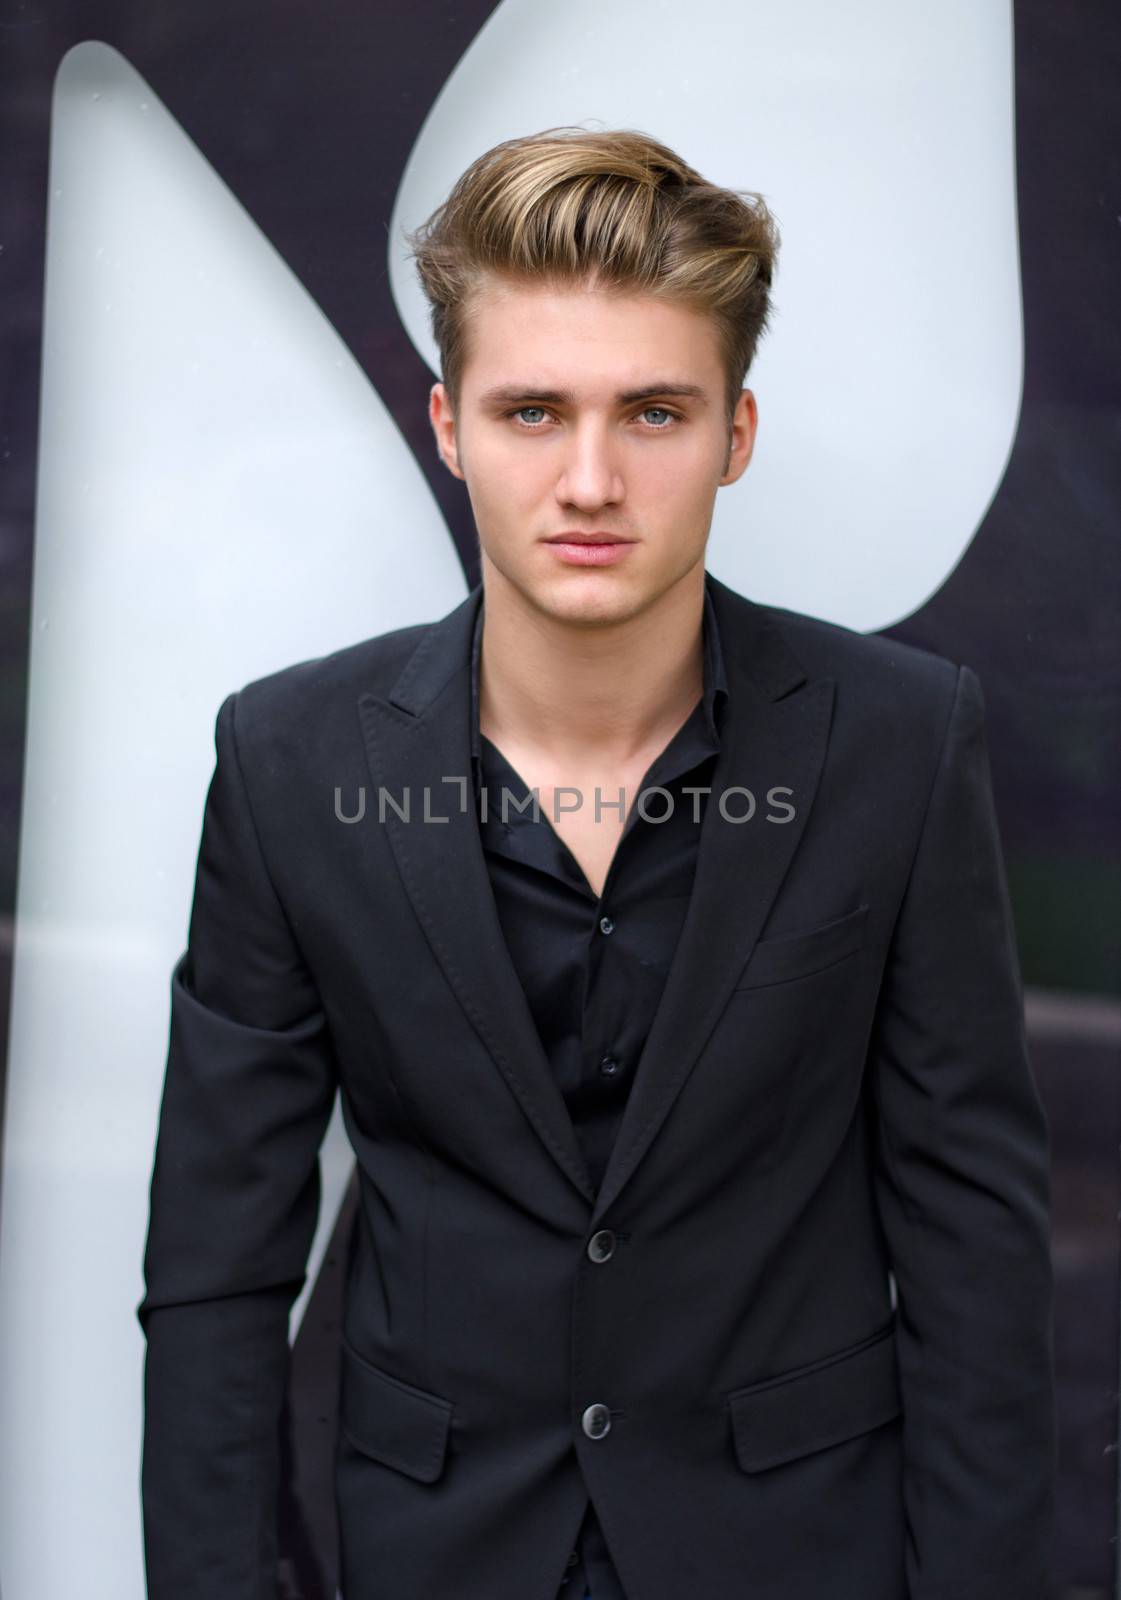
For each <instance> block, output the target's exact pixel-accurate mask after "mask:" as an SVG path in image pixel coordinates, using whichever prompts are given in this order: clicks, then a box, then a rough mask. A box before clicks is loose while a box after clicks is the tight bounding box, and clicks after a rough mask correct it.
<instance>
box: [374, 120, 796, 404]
mask: <svg viewBox="0 0 1121 1600" xmlns="http://www.w3.org/2000/svg"><path fill="white" fill-rule="evenodd" d="M405 239H406V242H407V244H408V245H409V247H410V251H409V253H410V254H411V255H412V256H413V257H414V258H415V260H416V265H417V271H418V273H419V274H420V280H421V283H422V285H423V288H424V293H425V295H426V297H427V299H428V302H429V306H430V308H431V317H432V332H433V336H434V338H435V340H436V344H437V347H438V349H439V352H440V365H441V369H442V374H443V382H444V386H445V388H446V389H447V391H448V394H449V397H450V399H451V404H452V409H453V410H455V409H457V408H458V404H459V392H460V380H461V377H462V373H463V363H464V356H465V349H466V328H467V323H468V320H469V316H470V302H471V296H472V292H473V291H474V290H475V289H476V288H477V287H479V286H480V284H481V283H482V281H483V279H484V275H485V274H487V273H498V274H501V275H503V276H505V277H508V278H510V279H513V280H515V281H519V280H520V281H522V282H526V281H529V282H533V281H537V282H540V281H542V280H544V281H546V282H551V283H556V284H572V283H585V282H586V283H589V284H591V285H594V286H595V287H597V288H604V289H609V290H619V291H622V292H629V293H644V294H650V295H656V296H658V297H660V298H663V299H666V300H671V301H675V302H677V303H679V304H683V305H686V306H689V307H691V308H693V309H695V310H698V311H701V312H703V313H705V314H707V315H708V316H710V317H711V318H712V320H713V322H714V323H715V324H716V330H717V335H718V338H719V342H720V349H721V355H722V357H723V364H724V370H725V407H726V411H727V418H728V422H729V425H730V424H731V419H732V413H733V411H734V410H735V406H736V401H737V400H738V398H739V394H740V390H741V389H742V388H743V383H744V379H745V378H746V376H747V372H748V369H749V368H750V366H751V363H752V360H753V358H754V356H755V347H756V345H757V343H758V341H759V338H760V336H761V335H762V334H763V332H764V331H765V329H766V328H767V326H768V323H769V315H770V291H771V280H772V277H773V274H774V270H775V258H776V256H777V253H778V247H779V232H778V227H777V225H776V222H775V219H774V217H773V215H772V214H771V212H770V211H769V210H768V208H767V206H766V204H765V202H764V200H763V197H762V195H759V194H756V193H755V192H754V191H753V190H736V189H722V188H719V187H718V186H717V185H716V184H713V183H709V182H708V181H707V180H706V179H705V178H703V177H701V175H700V173H699V172H696V171H695V170H694V169H693V168H692V167H690V166H688V165H687V164H686V163H685V162H684V161H682V159H681V157H680V156H678V155H676V154H675V153H674V152H673V151H672V150H671V149H669V148H668V146H666V145H664V144H660V143H659V142H658V140H656V139H651V138H649V137H648V136H647V135H646V134H644V133H640V132H637V131H636V130H634V129H629V128H622V129H609V130H607V131H605V132H602V133H597V132H589V131H587V130H585V129H583V128H577V127H557V128H546V129H544V130H543V131H542V132H540V133H533V134H529V135H527V136H525V137H523V138H519V139H506V140H504V141H503V142H502V143H501V144H497V145H495V146H494V147H493V148H492V149H490V150H488V151H486V153H485V154H483V155H481V156H479V158H478V159H477V160H476V161H473V162H472V163H471V165H470V166H469V167H468V168H467V170H466V171H465V172H464V173H463V175H462V176H461V177H460V178H459V179H458V180H457V182H456V183H455V185H454V187H453V188H452V190H451V192H450V194H449V195H448V198H447V199H446V200H445V201H444V203H443V204H442V205H440V206H438V207H437V208H436V210H435V211H434V212H433V213H432V215H431V216H430V217H429V218H428V220H427V221H426V222H424V223H422V224H421V226H420V227H419V228H416V229H414V230H413V231H411V232H408V233H406V234H405Z"/></svg>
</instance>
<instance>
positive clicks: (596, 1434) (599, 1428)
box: [580, 1404, 611, 1439]
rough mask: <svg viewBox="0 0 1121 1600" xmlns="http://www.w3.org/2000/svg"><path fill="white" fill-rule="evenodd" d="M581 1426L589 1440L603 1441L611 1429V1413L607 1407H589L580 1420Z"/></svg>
mask: <svg viewBox="0 0 1121 1600" xmlns="http://www.w3.org/2000/svg"><path fill="white" fill-rule="evenodd" d="M580 1426H581V1427H582V1428H583V1430H584V1432H585V1433H586V1434H587V1435H588V1438H589V1439H602V1438H603V1436H604V1434H605V1433H606V1432H607V1431H608V1429H609V1428H610V1427H611V1413H610V1411H608V1409H607V1407H606V1406H605V1405H599V1404H597V1405H594V1406H588V1408H587V1409H586V1411H585V1412H584V1415H583V1416H582V1417H581V1418H580Z"/></svg>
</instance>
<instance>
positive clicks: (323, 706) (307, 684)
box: [235, 622, 432, 736]
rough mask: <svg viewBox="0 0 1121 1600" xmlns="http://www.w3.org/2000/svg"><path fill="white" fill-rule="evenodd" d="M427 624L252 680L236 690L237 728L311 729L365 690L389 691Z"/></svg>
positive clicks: (363, 641)
mask: <svg viewBox="0 0 1121 1600" xmlns="http://www.w3.org/2000/svg"><path fill="white" fill-rule="evenodd" d="M431 626H432V624H431V623H429V622H418V623H411V624H410V625H409V626H407V627H403V628H393V629H391V630H390V631H388V632H386V633H379V634H374V635H373V636H372V637H370V638H368V639H361V640H359V641H358V642H357V643H356V644H349V645H343V646H342V647H340V648H339V649H338V650H332V651H331V652H330V653H329V654H327V655H322V656H311V657H308V658H307V659H306V660H303V661H294V662H292V663H291V664H290V665H288V666H285V667H280V668H277V669H276V670H275V671H273V672H267V673H264V674H263V675H262V676H260V677H257V678H251V679H250V680H249V681H248V682H246V683H244V684H242V685H241V687H240V688H239V689H237V690H236V691H235V693H236V699H237V711H238V722H239V726H242V725H244V723H245V722H246V721H249V722H251V723H252V725H253V727H254V728H255V729H256V730H257V731H258V733H260V734H263V735H266V736H267V734H268V731H269V730H270V729H274V730H275V729H279V728H283V729H285V730H286V731H288V732H298V730H299V729H300V728H301V727H303V728H305V729H311V728H313V727H316V726H318V725H320V723H321V720H322V719H323V718H329V717H330V716H331V714H332V713H333V714H334V715H336V716H337V715H338V713H339V711H340V710H342V711H343V712H344V714H346V715H348V716H349V715H351V714H352V713H353V708H354V704H355V701H356V700H357V699H358V697H359V695H361V694H363V693H364V692H365V691H367V690H369V691H372V692H373V693H374V694H384V693H386V692H387V691H388V689H389V688H390V687H391V686H392V684H393V683H394V682H395V681H396V679H397V677H398V675H399V674H400V672H401V669H402V667H403V666H404V664H405V662H406V661H407V660H408V658H409V656H410V655H411V654H412V652H413V650H415V648H416V646H417V644H418V643H419V642H420V639H421V637H422V636H423V634H424V633H426V632H427V630H428V629H429V628H430V627H431Z"/></svg>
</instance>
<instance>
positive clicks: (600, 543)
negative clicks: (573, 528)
mask: <svg viewBox="0 0 1121 1600" xmlns="http://www.w3.org/2000/svg"><path fill="white" fill-rule="evenodd" d="M544 543H545V544H547V545H548V546H549V548H550V550H555V551H556V554H557V559H558V560H559V561H565V562H567V563H568V564H569V566H574V567H610V566H614V565H615V564H616V563H617V562H619V561H624V560H625V559H626V555H627V551H628V550H633V549H635V547H636V545H637V540H635V539H617V538H616V537H615V536H614V535H613V534H594V533H592V534H559V535H558V536H557V537H556V538H553V539H546V540H545V541H544Z"/></svg>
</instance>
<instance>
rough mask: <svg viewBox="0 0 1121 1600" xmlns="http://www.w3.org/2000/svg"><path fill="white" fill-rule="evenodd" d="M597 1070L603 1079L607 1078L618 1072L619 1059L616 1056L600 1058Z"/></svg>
mask: <svg viewBox="0 0 1121 1600" xmlns="http://www.w3.org/2000/svg"><path fill="white" fill-rule="evenodd" d="M599 1070H600V1071H601V1072H602V1073H603V1075H604V1077H605V1078H609V1077H610V1076H611V1074H612V1073H613V1072H618V1070H619V1058H618V1056H601V1057H600V1063H599Z"/></svg>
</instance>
